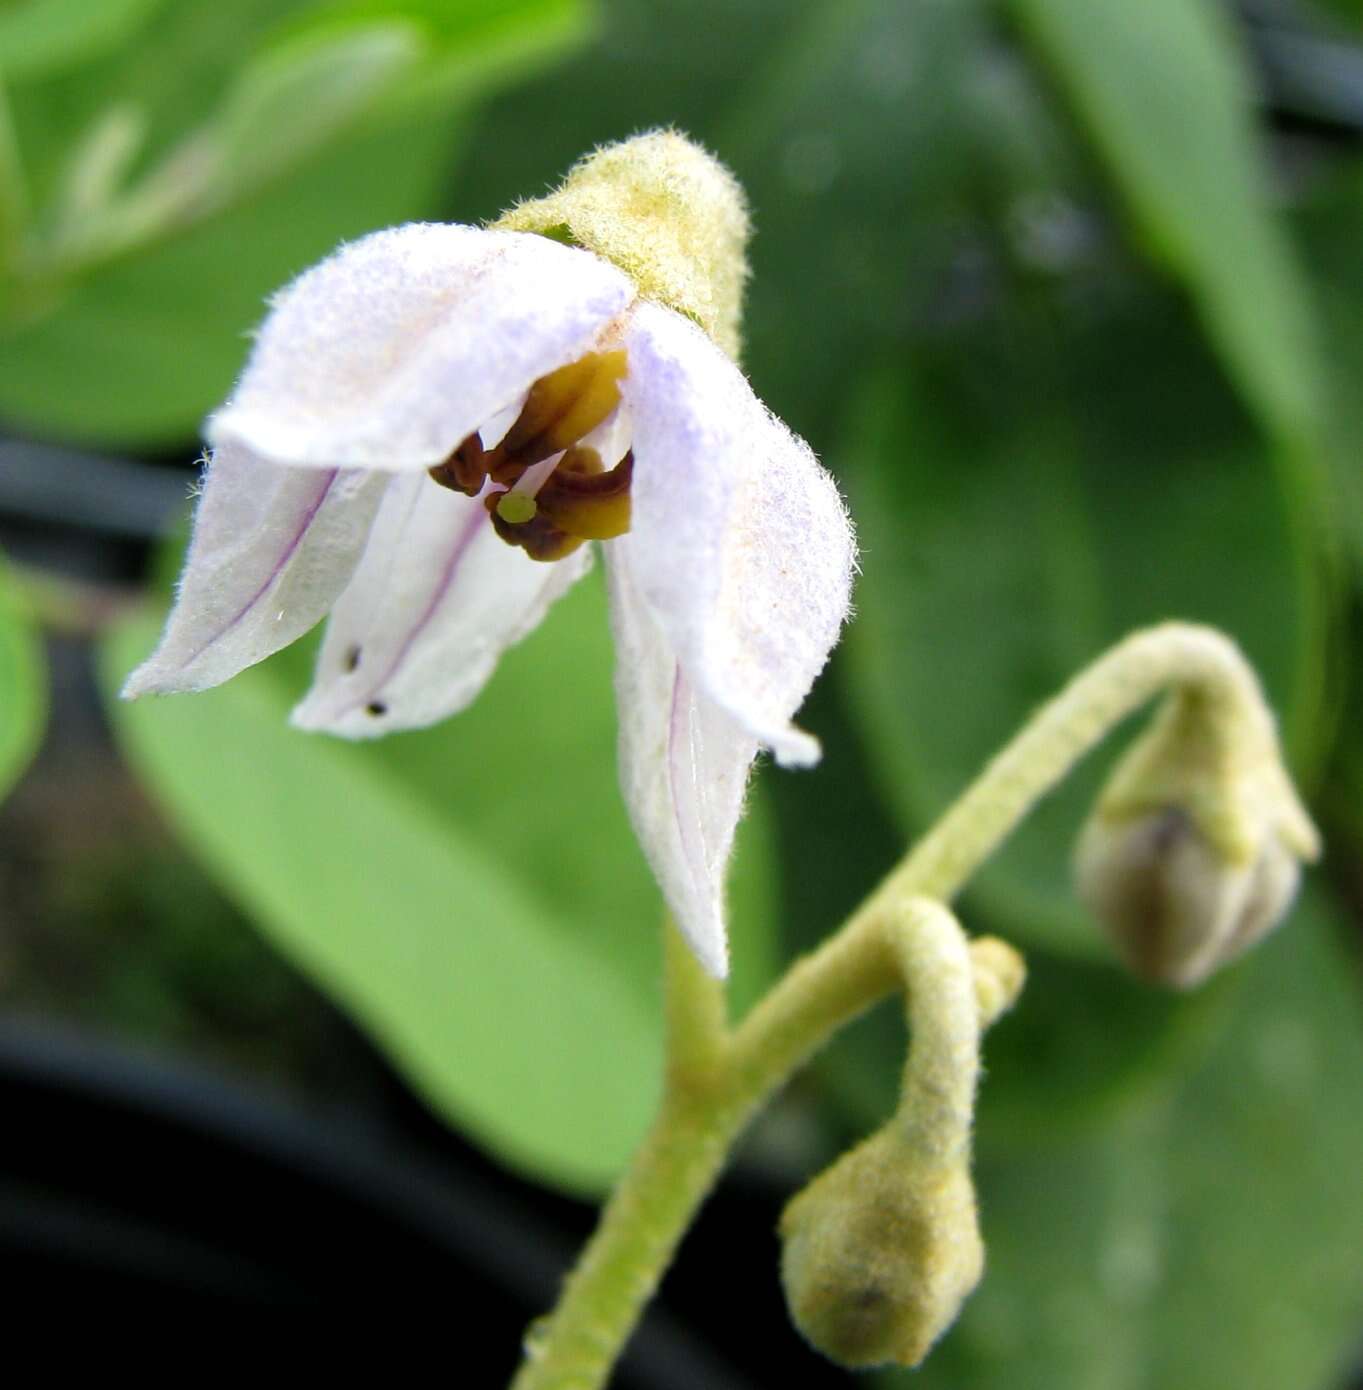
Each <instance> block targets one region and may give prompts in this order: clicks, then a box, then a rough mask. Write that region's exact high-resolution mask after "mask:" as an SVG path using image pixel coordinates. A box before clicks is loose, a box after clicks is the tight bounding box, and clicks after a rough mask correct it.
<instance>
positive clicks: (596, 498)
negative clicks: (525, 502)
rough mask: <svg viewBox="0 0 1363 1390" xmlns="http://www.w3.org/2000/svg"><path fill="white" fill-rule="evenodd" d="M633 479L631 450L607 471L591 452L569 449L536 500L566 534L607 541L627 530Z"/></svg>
mask: <svg viewBox="0 0 1363 1390" xmlns="http://www.w3.org/2000/svg"><path fill="white" fill-rule="evenodd" d="M633 477H634V453H633V451H632V450H631V451H630V452H629V453H627V454H626V455H625V456H624V458H622V459H621V460H620V462H619V463H617V464H616V465H615V467H614V468H612V469H610V470H609V471H606V470H603V469H602V467H601V458H600V455H599V454H597V452H596V451H595V450H594V449H583V448H580V447H579V448H576V449H569V450H568V452H567V453H566V454H564V456H563V461H562V462H561V463H560V464H559V466H558V467H557V468H556V469H554V471H553V473H552V474H551V475H550V476H549V479H548V481H547V482H546V483H545V484H544V486H543V487H542V488H541V489H540V491H539V494H538V496H537V497H536V499H535V500H536V501H537V502H538V503H539V509H540V511H541V512H543V513H544V515H545V516H546V517H547V518H548V519H549V521H550V522H552V523H553V525H555V526H557V527H558V529H559V530H560V531H563V532H565V533H566V534H567V535H570V536H578V537H580V538H581V539H583V540H588V541H608V540H610V539H612V537H614V536H623V535H624V534H625V532H626V531H628V530H629V517H630V505H629V485H630V481H631V480H632V478H633Z"/></svg>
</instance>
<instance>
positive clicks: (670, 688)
mask: <svg viewBox="0 0 1363 1390" xmlns="http://www.w3.org/2000/svg"><path fill="white" fill-rule="evenodd" d="M606 559H607V575H608V578H609V586H610V602H611V628H612V630H613V632H614V634H615V647H616V666H615V692H616V703H617V704H618V706H619V717H620V785H621V790H622V791H623V793H624V797H625V804H626V806H627V807H628V808H629V816H630V820H631V822H632V823H633V825H634V833H635V834H636V835H637V836H638V837H639V843H640V845H642V847H643V850H644V854H645V856H646V857H647V859H648V862H649V864H650V866H651V867H652V869H653V873H654V876H655V877H656V878H657V880H658V883H659V886H660V887H661V888H662V890H663V897H664V898H665V899H666V901H667V905H668V909H669V910H670V911H671V913H672V916H673V918H674V919H675V920H676V923H677V925H678V927H680V928H681V931H682V934H683V935H684V936H685V937H686V939H687V941H688V942H690V944H691V948H692V950H694V951H695V953H696V956H697V958H698V959H699V960H700V962H701V964H702V965H703V966H704V967H705V968H706V969H707V970H708V971H709V972H710V973H711V974H712V975H715V976H717V977H719V978H722V977H723V976H724V975H725V974H726V973H727V972H728V946H727V940H726V932H725V927H724V878H725V871H726V869H727V867H728V863H729V854H730V851H731V850H732V848H733V839H734V830H735V828H736V827H737V825H738V819H739V816H740V815H741V814H742V811H743V792H744V788H745V787H746V785H747V781H748V771H749V769H750V768H751V766H752V761H753V758H754V757H755V756H756V753H757V740H756V739H755V738H753V737H752V735H751V734H749V733H748V732H747V731H746V730H744V729H743V728H741V727H740V726H739V725H737V724H736V723H735V722H734V721H733V720H732V719H731V718H730V717H729V716H728V715H727V714H726V713H725V712H724V711H723V710H721V709H720V708H719V707H718V706H717V705H715V704H714V702H713V701H711V700H708V699H707V698H706V697H705V695H704V694H702V693H701V692H700V691H699V690H698V689H697V688H696V686H695V685H694V684H693V683H692V681H691V680H690V679H689V677H688V675H687V673H686V672H685V671H684V670H683V668H682V666H681V664H680V662H679V661H678V659H677V656H676V653H675V651H674V650H673V648H672V646H671V643H670V642H669V640H668V638H667V635H666V634H665V632H664V631H663V628H662V626H661V625H660V624H659V622H658V620H657V617H656V614H655V612H654V610H653V608H652V606H651V605H650V604H649V603H648V602H646V601H645V599H644V598H643V597H642V595H641V594H640V592H639V590H638V587H637V580H636V577H635V575H634V573H633V571H632V568H631V566H630V562H629V559H628V556H627V553H626V552H624V551H621V550H619V549H617V548H615V547H607V550H606Z"/></svg>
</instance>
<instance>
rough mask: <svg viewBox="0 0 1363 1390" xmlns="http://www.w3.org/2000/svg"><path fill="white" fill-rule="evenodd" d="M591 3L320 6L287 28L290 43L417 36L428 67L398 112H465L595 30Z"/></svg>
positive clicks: (394, 100)
mask: <svg viewBox="0 0 1363 1390" xmlns="http://www.w3.org/2000/svg"><path fill="white" fill-rule="evenodd" d="M595 20H596V6H595V3H593V0H320V3H317V4H315V5H314V6H313V7H311V8H309V9H308V10H306V11H304V12H303V13H302V14H300V15H299V17H298V18H297V19H296V20H294V21H291V22H289V23H288V24H286V25H285V26H284V27H283V33H284V34H286V35H301V34H306V35H312V36H314V37H323V36H336V37H339V36H343V35H345V34H346V33H348V32H352V31H363V30H365V29H378V28H382V27H389V26H392V25H396V24H400V25H401V26H402V27H403V28H405V29H409V30H411V31H412V32H413V33H415V34H417V35H419V36H420V38H421V40H422V45H423V59H424V61H423V62H422V63H421V64H420V66H419V67H418V68H417V69H416V70H414V71H413V72H412V73H411V74H410V76H408V77H406V78H405V79H404V81H403V83H402V86H401V88H400V89H395V90H393V91H391V92H389V93H388V94H387V101H386V105H387V106H388V107H389V108H391V109H393V110H396V111H404V112H406V111H411V110H412V109H414V108H417V107H421V106H424V105H428V104H429V103H432V102H436V101H441V100H444V101H448V102H453V103H457V104H458V105H460V106H461V107H467V106H469V105H470V104H472V103H473V102H475V101H477V100H479V99H481V98H482V97H484V96H485V95H486V94H487V93H488V91H490V90H492V89H493V88H495V87H499V86H505V85H508V84H509V83H511V82H513V81H514V80H515V79H516V78H517V77H519V76H521V75H522V74H523V73H525V72H527V71H529V70H530V69H532V68H533V67H535V66H538V65H540V64H542V63H543V62H545V61H546V60H547V59H550V58H554V57H558V56H560V55H561V54H562V53H563V52H564V51H565V50H567V49H568V48H570V47H571V46H573V45H574V44H577V43H578V42H580V41H581V40H582V39H584V38H585V37H586V36H587V34H588V33H589V32H590V31H591V29H592V28H593V27H594V26H595Z"/></svg>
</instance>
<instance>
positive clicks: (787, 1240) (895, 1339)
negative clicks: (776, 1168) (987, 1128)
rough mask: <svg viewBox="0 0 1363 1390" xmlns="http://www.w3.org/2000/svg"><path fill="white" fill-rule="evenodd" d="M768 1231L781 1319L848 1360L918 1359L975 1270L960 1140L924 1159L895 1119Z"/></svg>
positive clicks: (950, 1317)
mask: <svg viewBox="0 0 1363 1390" xmlns="http://www.w3.org/2000/svg"><path fill="white" fill-rule="evenodd" d="M780 1232H781V1238H782V1241H783V1252H782V1259H781V1282H782V1284H783V1285H784V1287H785V1293H786V1303H787V1305H788V1307H789V1309H790V1315H791V1318H792V1319H793V1320H794V1322H795V1324H796V1326H797V1327H798V1328H799V1329H800V1331H801V1332H802V1333H803V1334H804V1336H805V1337H806V1338H807V1339H808V1340H809V1342H810V1343H812V1344H813V1345H814V1346H815V1347H816V1348H818V1350H819V1351H821V1352H823V1354H824V1355H825V1356H827V1357H829V1358H831V1359H832V1360H834V1361H837V1362H839V1363H840V1364H841V1365H844V1366H849V1367H863V1366H877V1365H881V1364H883V1363H885V1362H889V1361H893V1362H898V1363H899V1364H900V1365H903V1366H916V1365H918V1363H919V1362H920V1361H922V1359H923V1358H924V1357H925V1356H926V1355H927V1354H928V1351H929V1350H930V1349H931V1347H932V1345H933V1343H934V1342H935V1341H936V1340H937V1338H938V1337H940V1336H941V1335H942V1333H943V1332H945V1331H946V1329H947V1328H948V1327H950V1326H951V1324H952V1323H953V1322H954V1321H955V1319H956V1315H957V1313H959V1311H960V1308H961V1305H962V1303H964V1301H965V1299H966V1298H967V1297H968V1295H969V1294H970V1293H971V1291H972V1290H973V1289H974V1288H975V1286H976V1284H978V1283H979V1281H980V1276H981V1274H982V1273H983V1270H984V1246H983V1244H982V1243H981V1241H980V1233H979V1227H978V1224H977V1221H976V1214H975V1193H974V1188H973V1187H972V1185H971V1181H970V1172H969V1159H968V1153H967V1151H966V1149H965V1148H964V1147H962V1148H961V1149H960V1150H959V1151H958V1154H957V1156H955V1157H953V1158H952V1159H951V1160H949V1161H947V1162H945V1163H934V1162H932V1161H929V1160H925V1159H924V1158H923V1157H921V1156H920V1155H919V1154H917V1153H915V1151H914V1147H913V1145H912V1144H911V1142H910V1141H909V1140H908V1139H907V1138H906V1136H905V1134H904V1131H903V1128H902V1126H901V1125H900V1124H899V1123H898V1122H896V1121H892V1122H891V1123H890V1124H889V1125H887V1126H886V1127H885V1128H884V1129H882V1130H880V1131H879V1132H878V1133H876V1134H874V1135H872V1136H871V1137H870V1138H869V1139H867V1140H866V1141H865V1142H864V1143H862V1144H860V1145H859V1146H858V1147H857V1148H855V1149H853V1150H852V1151H851V1152H850V1153H848V1154H845V1155H843V1157H842V1158H841V1159H839V1160H838V1161H837V1162H836V1163H835V1164H833V1166H832V1167H831V1168H829V1169H828V1170H827V1171H826V1172H824V1173H822V1174H820V1176H819V1177H818V1178H816V1179H815V1180H814V1181H813V1182H812V1183H811V1184H810V1185H809V1186H808V1187H807V1188H805V1190H804V1191H803V1192H801V1193H800V1194H799V1195H798V1196H797V1197H795V1198H794V1200H793V1201H792V1202H791V1203H790V1205H789V1206H787V1208H786V1210H785V1212H784V1214H783V1215H782V1217H781V1226H780Z"/></svg>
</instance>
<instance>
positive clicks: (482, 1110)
mask: <svg viewBox="0 0 1363 1390" xmlns="http://www.w3.org/2000/svg"><path fill="white" fill-rule="evenodd" d="M154 638H155V628H154V625H153V624H151V623H148V622H145V621H143V622H138V623H135V624H132V625H131V626H129V627H128V628H127V629H126V630H124V631H122V632H121V633H120V634H119V635H118V636H117V638H116V640H114V641H113V642H112V643H111V644H110V646H109V649H108V651H107V653H106V662H107V671H108V678H109V682H110V685H111V686H112V687H116V686H117V685H118V684H119V683H120V682H121V680H122V677H123V675H124V674H125V673H126V671H127V669H128V668H129V666H130V665H131V664H134V663H135V662H136V661H138V660H140V659H141V657H142V656H143V655H145V653H146V651H147V650H148V649H149V647H150V646H151V645H152V642H153V641H154ZM609 645H610V642H609V636H608V629H607V623H606V613H605V596H604V592H603V591H602V588H601V586H600V584H599V583H597V582H595V581H589V582H585V583H583V584H581V585H580V586H579V587H578V588H577V590H575V591H574V593H573V594H572V595H571V596H570V597H569V598H567V599H565V600H564V601H563V602H562V603H561V604H560V605H559V606H558V607H557V608H556V609H555V611H554V613H553V614H552V615H551V618H550V620H549V621H548V622H547V623H546V624H545V626H544V628H543V629H542V630H541V631H540V632H537V633H536V634H535V635H534V637H533V639H532V640H530V641H528V642H526V643H525V644H524V645H523V646H521V647H518V648H516V649H515V650H513V651H512V652H511V653H510V654H509V655H508V656H507V657H506V658H505V659H504V661H503V663H502V666H501V668H500V669H499V671H498V673H497V675H496V676H495V677H494V679H493V681H492V683H491V685H490V686H489V687H488V689H487V690H486V691H485V692H484V694H483V696H482V698H481V699H480V700H479V702H478V704H477V705H476V706H475V707H474V708H473V709H472V710H470V711H469V712H468V713H467V714H465V715H464V716H462V717H461V718H460V719H459V720H458V721H455V722H451V723H448V724H446V725H444V726H442V727H441V728H439V729H435V730H431V731H429V732H424V733H420V734H412V735H405V736H399V737H393V738H389V739H385V740H383V741H382V742H379V743H373V744H364V745H358V746H357V745H351V744H345V743H342V742H339V741H336V740H330V739H323V738H319V737H317V736H315V735H311V736H309V735H302V734H299V733H297V732H296V731H294V730H292V729H290V728H289V727H288V723H287V718H288V710H289V706H290V705H291V704H292V703H293V702H294V701H296V700H297V699H298V698H299V696H300V695H301V693H302V690H303V687H304V684H305V682H306V680H307V661H306V656H307V653H295V652H292V651H290V652H287V653H284V654H282V655H281V656H280V657H277V658H275V659H274V660H273V661H271V662H269V663H268V664H267V665H265V666H264V667H261V668H259V669H257V670H255V671H250V672H247V673H246V674H245V675H243V676H241V677H239V678H238V679H236V680H234V681H232V682H231V683H229V684H228V685H226V686H224V687H222V688H221V689H219V690H216V691H213V692H211V693H209V694H207V695H203V696H200V697H196V698H195V699H192V700H154V701H143V702H141V703H138V704H134V705H127V704H115V705H114V706H113V707H112V708H113V709H114V711H115V713H116V716H117V719H118V726H119V732H120V734H121V736H122V738H123V741H124V746H125V748H126V751H127V753H128V756H129V758H130V759H131V760H132V762H133V764H134V766H135V767H137V769H138V771H139V772H140V774H141V775H142V777H143V778H144V779H145V781H146V783H147V785H148V787H149V788H151V789H152V790H153V791H154V792H155V794H156V795H157V796H158V798H160V799H161V801H162V803H163V804H164V806H165V807H166V809H167V811H168V812H169V813H170V815H171V816H172V817H173V818H174V820H175V821H176V823H177V824H178V825H179V827H180V829H181V831H182V832H183V833H184V835H185V837H186V838H187V840H188V841H189V843H190V844H192V845H193V846H194V848H195V849H196V850H197V851H198V853H199V854H200V855H201V856H202V857H203V859H204V862H205V863H206V864H207V865H208V867H209V869H210V870H211V871H212V872H213V873H214V874H215V875H216V876H217V877H218V878H219V880H220V881H221V882H222V884H223V885H224V887H225V888H226V889H227V891H228V892H229V893H231V894H232V895H233V896H235V897H236V898H237V899H238V900H239V901H240V902H241V903H242V904H243V905H244V906H245V907H246V908H247V909H248V911H250V913H251V914H252V915H253V917H254V918H255V920H256V921H257V922H258V923H259V924H260V926H261V927H262V928H263V929H264V930H265V931H266V932H267V933H268V934H269V935H270V936H271V937H272V938H273V940H274V941H275V942H276V943H277V944H278V945H279V947H280V948H281V949H282V950H283V951H284V952H285V953H286V954H287V955H288V956H290V957H291V958H292V959H293V960H294V961H295V962H296V963H297V964H298V965H299V966H300V967H301V968H303V969H304V970H305V971H307V972H308V973H309V974H311V975H312V976H313V977H314V978H316V979H318V980H319V981H320V982H321V983H322V985H323V986H324V987H325V988H326V989H327V990H328V991H329V992H330V993H331V994H332V995H333V996H334V997H335V998H336V999H338V1000H339V1001H340V1002H341V1003H342V1004H343V1005H344V1006H345V1007H346V1008H347V1009H348V1011H349V1012H350V1013H351V1014H352V1016H353V1017H354V1018H356V1019H357V1020H358V1021H359V1022H360V1023H361V1024H363V1025H364V1026H365V1027H367V1028H368V1029H369V1030H370V1031H371V1032H372V1033H373V1034H374V1035H375V1036H376V1037H377V1039H378V1040H379V1041H380V1042H381V1043H382V1044H383V1045H384V1046H385V1047H386V1048H387V1049H388V1050H389V1052H390V1053H391V1055H392V1056H393V1057H394V1058H395V1059H396V1060H397V1061H398V1062H399V1064H401V1065H402V1066H403V1067H404V1069H405V1070H406V1071H407V1072H408V1074H409V1076H410V1077H411V1078H412V1080H413V1081H414V1083H415V1084H416V1085H417V1086H418V1087H419V1088H420V1089H421V1090H422V1091H424V1092H425V1094H426V1095H427V1096H428V1097H430V1099H431V1100H432V1101H433V1102H434V1103H435V1104H436V1105H438V1106H440V1107H441V1108H443V1109H444V1110H446V1112H447V1113H448V1114H450V1115H451V1117H452V1118H453V1119H455V1120H456V1121H457V1122H458V1123H459V1124H460V1125H461V1126H463V1127H465V1128H466V1129H468V1130H469V1131H470V1132H472V1133H474V1134H476V1135H478V1136H479V1137H480V1138H481V1139H482V1140H483V1142H484V1143H486V1144H487V1145H488V1146H489V1147H491V1148H493V1149H494V1150H496V1151H497V1152H499V1153H500V1154H501V1155H502V1156H503V1157H504V1158H505V1159H506V1160H507V1161H509V1162H511V1163H513V1164H514V1165H516V1166H518V1167H520V1168H522V1169H524V1170H526V1171H528V1172H531V1173H533V1174H534V1175H535V1176H537V1177H540V1178H542V1179H546V1180H549V1181H552V1182H554V1183H556V1184H559V1185H562V1186H565V1187H571V1188H576V1189H578V1190H583V1191H597V1190H600V1189H602V1188H603V1187H604V1186H605V1185H606V1184H608V1182H609V1181H610V1179H611V1178H613V1177H614V1176H615V1175H616V1173H617V1172H618V1171H619V1169H620V1168H621V1167H622V1166H623V1164H624V1161H625V1159H626V1158H627V1157H628V1155H629V1153H630V1150H631V1149H632V1148H633V1146H634V1144H635V1143H636V1142H637V1141H638V1139H639V1138H640V1137H641V1135H642V1132H643V1128H644V1126H645V1125H646V1123H647V1122H648V1119H649V1117H650V1115H651V1113H652V1108H653V1105H654V1103H655V1101H656V1097H657V1087H658V1082H659V1065H660V1061H661V1025H662V1010H661V999H660V997H659V990H658V982H659V978H660V974H661V958H660V955H659V945H658V943H659V936H658V920H659V912H660V908H659V906H658V901H657V893H656V890H655V888H654V887H653V883H652V880H651V878H650V876H649V874H648V871H647V869H646V867H645V866H644V863H643V860H642V857H641V856H640V854H639V851H638V849H637V848H636V846H635V843H634V839H633V836H632V835H631V834H630V831H629V826H628V823H627V822H626V819H625V814H624V809H623V805H622V803H621V800H620V796H619V793H618V791H617V789H616V784H615V772H614V766H613V753H614V739H615V715H614V711H613V708H612V705H611V693H610V662H609ZM763 820H764V818H763V817H762V816H761V815H760V814H757V815H754V816H751V817H750V818H749V820H748V821H747V822H746V824H745V826H744V838H743V844H742V846H741V847H740V865H741V868H740V872H739V875H738V878H737V880H736V883H735V891H734V903H733V916H734V919H735V946H734V952H735V957H736V962H737V964H738V966H739V967H741V968H740V969H738V970H736V974H735V979H734V990H735V994H736V996H737V1002H739V1003H740V1004H743V1003H747V1002H749V1001H750V1000H751V999H752V997H753V996H754V994H755V993H756V992H757V991H758V989H759V988H760V987H761V986H762V985H763V984H765V983H766V982H767V981H768V980H769V979H770V978H771V975H772V973H773V970H774V966H775V958H774V957H775V920H774V915H773V912H772V904H771V902H770V899H769V897H768V895H767V884H768V882H769V879H770V873H771V869H770V865H769V863H768V859H767V851H766V848H765V844H764V836H763Z"/></svg>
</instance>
